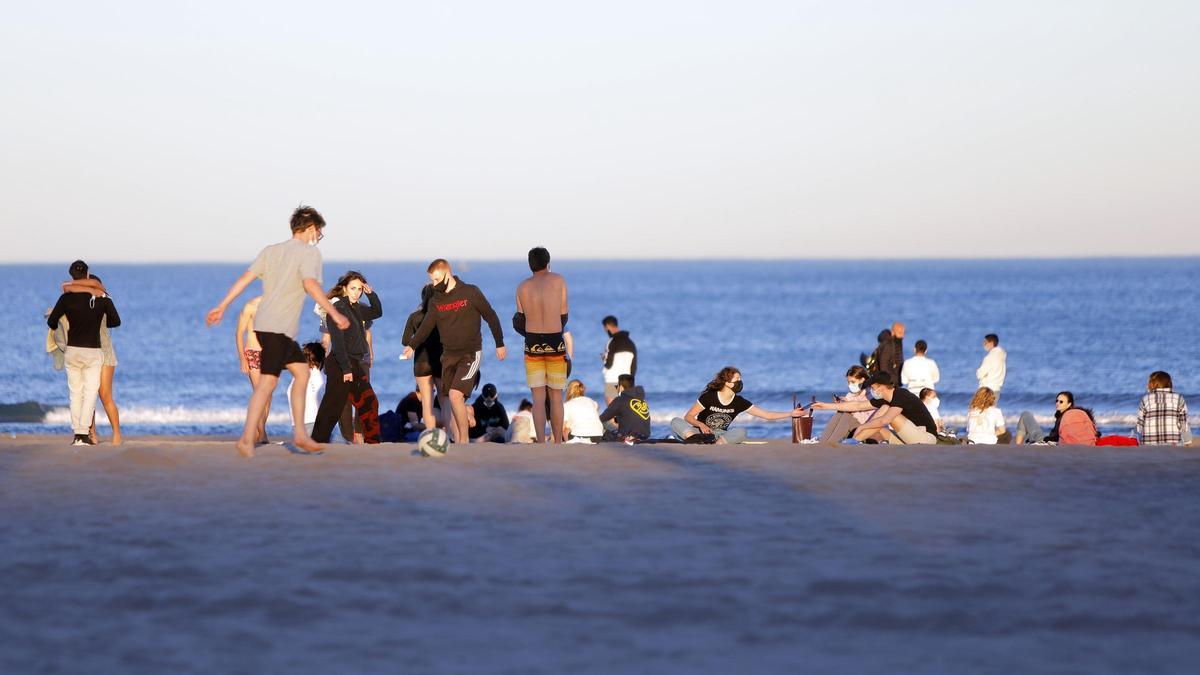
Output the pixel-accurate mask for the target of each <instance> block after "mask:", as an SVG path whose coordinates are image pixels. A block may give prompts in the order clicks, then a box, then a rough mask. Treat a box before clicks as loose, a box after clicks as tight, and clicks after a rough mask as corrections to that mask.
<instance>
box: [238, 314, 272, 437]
mask: <svg viewBox="0 0 1200 675" xmlns="http://www.w3.org/2000/svg"><path fill="white" fill-rule="evenodd" d="M260 302H262V296H261V295H258V296H255V297H253V298H250V299H249V300H247V301H246V304H245V305H244V306H243V307H242V313H241V314H239V315H238V323H237V332H236V333H235V334H234V337H233V339H234V343H235V344H237V353H238V360H239V361H241V364H242V374H243V375H245V376H246V377H248V378H249V379H250V391H251V392H253V391H254V388H255V387H257V386H258V379H259V376H260V375H261V374H262V371H261V370H259V365H260V363H261V362H262V345H260V344H259V343H258V336H257V335H255V334H254V315H255V314H257V313H258V303H260ZM270 414H271V401H270V399H268V400H267V409H266V410H264V411H263V416H262V419H261V420H259V422H258V440H256V441H255V444H256V445H266V444H267V443H270V442H271V441H270V439H268V438H267V417H268V416H270Z"/></svg>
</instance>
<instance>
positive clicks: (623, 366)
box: [601, 315, 637, 403]
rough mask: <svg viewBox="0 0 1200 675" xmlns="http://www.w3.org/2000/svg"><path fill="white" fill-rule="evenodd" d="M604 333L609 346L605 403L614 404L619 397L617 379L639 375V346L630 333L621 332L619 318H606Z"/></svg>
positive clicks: (605, 374)
mask: <svg viewBox="0 0 1200 675" xmlns="http://www.w3.org/2000/svg"><path fill="white" fill-rule="evenodd" d="M603 324H604V332H605V333H606V334H608V344H606V345H605V346H604V354H603V355H602V356H601V358H602V359H603V360H604V402H605V403H612V400H613V399H614V398H616V396H617V379H618V378H619V377H620V376H621V375H637V345H635V344H634V343H633V340H632V339H631V338H630V337H629V331H627V330H621V328H620V326H619V324H618V323H617V317H615V316H611V315H609V316H606V317H604V322H603Z"/></svg>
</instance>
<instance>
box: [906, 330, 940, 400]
mask: <svg viewBox="0 0 1200 675" xmlns="http://www.w3.org/2000/svg"><path fill="white" fill-rule="evenodd" d="M928 349H929V345H928V344H926V343H925V341H924V340H917V344H915V345H913V352H914V355H913V357H912V358H911V359H909V360H907V361H905V362H904V367H903V368H901V369H900V381H901V382H902V383H903V384H904V388H905V389H907V390H909V391H911V392H913V393H915V394H920V392H921V390H922V389H933V388H934V387H935V386H936V385H937V383H938V382H939V381H941V379H942V374H941V372H940V371H938V366H937V362H935V361H934V360H933V359H931V358H929V357H928V356H926V355H925V352H926V351H927V350H928Z"/></svg>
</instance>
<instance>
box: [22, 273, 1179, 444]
mask: <svg viewBox="0 0 1200 675" xmlns="http://www.w3.org/2000/svg"><path fill="white" fill-rule="evenodd" d="M69 262H70V261H64V262H63V263H62V264H57V265H2V266H0V286H2V287H3V288H6V289H8V290H7V292H8V294H9V299H10V301H11V302H10V311H9V313H8V316H9V320H8V321H6V322H4V324H3V325H2V326H0V433H3V434H8V435H11V436H17V435H21V434H58V433H62V434H69V433H70V430H69V423H70V415H69V411H68V408H67V403H68V400H67V386H66V377H65V375H64V373H62V372H60V371H55V370H54V369H53V367H52V360H51V358H50V356H49V355H48V354H46V352H45V348H44V346H45V339H46V331H47V326H46V323H45V320H44V318H43V317H44V315H45V313H46V312H47V310H48V309H49V308H50V307H51V306H53V305H54V302H55V300H56V299H57V297H58V295H59V284H60V283H61V282H62V281H63V280H65V279H66V278H67V276H68V275H67V265H68V264H69ZM454 262H455V268H456V272H457V273H458V275H459V277H460V278H461V280H462V281H465V282H468V283H472V284H476V285H478V286H479V287H480V288H481V289H482V290H483V292H484V293H485V294H486V296H487V297H488V298H489V299H490V301H491V303H492V305H493V306H494V307H495V309H496V312H497V314H498V315H499V317H500V321H501V324H502V325H503V327H504V334H505V340H506V343H507V344H508V346H509V349H510V351H509V354H508V358H507V359H506V360H505V361H503V362H501V361H499V360H498V359H497V358H496V355H495V353H494V351H493V349H492V346H493V345H492V339H491V336H490V334H489V333H488V332H487V329H486V327H485V329H484V360H483V366H482V381H483V382H492V383H494V384H495V385H496V386H497V388H498V389H499V392H500V398H501V401H502V402H503V403H504V405H505V406H506V408H507V409H508V410H509V412H510V414H511V413H512V412H515V411H516V409H517V407H518V404H519V403H520V401H521V399H523V398H528V397H529V391H528V389H527V388H526V387H525V377H524V369H523V366H522V357H521V353H520V347H521V340H520V337H519V336H518V335H517V334H516V333H515V331H514V330H513V329H512V325H511V323H512V322H511V317H512V315H513V312H514V311H515V306H514V292H515V288H516V286H517V284H518V283H519V282H520V281H521V279H523V278H525V277H526V276H528V268H527V266H526V265H525V263H524V262H523V261H512V262H494V261H493V262H471V261H454ZM425 264H426V263H424V262H361V263H360V262H354V261H326V263H325V267H324V277H325V281H326V283H327V284H331V283H332V282H333V281H334V280H335V279H336V278H337V277H338V276H339V275H340V274H342V273H344V272H345V271H347V270H350V269H354V270H358V271H360V272H362V273H363V274H364V275H365V276H366V278H367V280H368V281H369V283H370V284H371V285H372V286H373V287H374V288H375V290H376V291H377V292H378V294H379V297H380V299H381V301H382V303H383V307H384V315H383V317H382V318H381V319H379V320H378V321H377V322H375V325H374V327H373V331H372V333H373V340H374V344H375V365H374V367H373V369H372V375H371V376H372V383H373V385H374V388H375V390H376V393H377V394H378V398H379V401H380V405H381V409H390V408H394V407H395V406H396V404H397V402H398V401H399V400H400V398H401V397H403V396H404V395H405V394H406V393H407V392H409V391H411V390H412V389H413V377H412V364H411V362H409V361H401V360H400V359H399V355H400V353H401V351H402V346H401V344H400V338H401V333H402V330H403V327H404V323H405V319H406V318H407V317H408V315H409V313H410V312H412V311H413V310H414V309H416V306H417V304H418V301H419V292H420V289H421V286H422V285H423V284H424V283H425V280H426V279H425V272H424V269H425ZM243 269H244V265H238V264H111V265H108V264H93V267H92V271H93V272H94V273H95V274H96V275H98V276H100V277H101V278H103V279H104V282H105V284H106V285H107V287H108V289H109V292H110V294H111V295H112V297H113V300H114V302H115V304H116V306H117V309H118V311H119V312H120V314H121V318H122V325H121V326H120V327H119V328H116V329H114V330H113V331H112V333H113V341H114V344H115V347H116V351H117V356H118V359H119V362H120V365H119V366H118V367H117V370H116V377H115V383H114V392H115V397H116V401H117V404H118V406H119V408H120V416H121V424H122V431H123V433H124V434H126V435H127V436H128V435H143V434H145V435H178V436H191V435H205V436H212V435H217V436H230V437H233V436H235V435H236V434H238V433H239V432H240V429H241V426H242V423H243V421H244V418H245V406H246V401H247V398H248V396H249V393H250V387H249V384H248V382H247V380H246V378H245V376H244V375H242V374H241V372H240V370H239V367H238V356H237V351H236V348H235V343H234V331H235V327H236V323H237V314H238V311H239V309H240V308H241V305H242V303H243V302H244V301H245V300H248V299H249V298H251V297H253V296H254V295H256V294H257V293H258V292H260V289H259V284H258V283H257V282H256V283H255V284H254V285H252V286H251V288H250V289H249V290H247V292H246V293H245V294H244V295H243V296H242V297H241V298H239V300H238V301H236V302H235V303H234V305H233V306H232V307H231V308H230V309H229V311H228V312H227V313H226V316H225V320H224V321H223V323H222V324H220V325H219V326H216V327H214V328H208V327H206V326H205V324H204V316H205V313H206V312H207V311H208V309H210V308H211V307H213V306H214V305H216V304H217V302H218V301H219V300H220V299H221V298H222V296H223V295H224V294H225V292H226V290H227V289H228V287H229V285H230V284H231V283H232V282H233V281H234V279H235V278H236V277H237V276H238V274H240V273H241V272H242V270H243ZM552 269H554V271H556V272H559V273H561V274H563V275H565V276H566V278H567V280H568V283H569V285H570V310H571V311H570V322H569V325H568V328H569V330H570V331H571V333H572V335H573V336H574V339H575V360H574V364H573V372H572V377H575V378H578V379H580V380H581V381H582V382H583V383H584V384H585V385H586V387H587V388H588V391H589V395H591V396H593V397H594V398H596V399H597V400H598V401H600V402H601V403H603V400H602V391H603V380H602V376H601V354H602V352H603V350H604V346H605V341H606V335H605V333H604V331H603V329H602V327H601V320H602V319H603V317H605V316H606V315H609V314H612V315H616V316H617V317H619V319H620V323H621V327H622V328H623V329H626V330H628V331H629V332H630V335H631V337H632V338H633V340H634V341H635V342H636V344H637V347H638V364H639V365H638V373H637V378H638V383H639V384H641V385H642V386H644V387H645V389H646V394H647V399H648V402H649V404H650V408H651V414H652V421H653V424H654V432H655V434H656V435H660V436H665V435H667V433H668V424H669V422H670V420H671V418H672V417H675V416H679V415H682V414H683V413H684V411H686V410H687V408H688V407H689V406H690V405H691V404H692V403H693V402H694V401H695V400H696V397H697V395H698V394H699V393H700V392H701V391H702V390H703V388H704V385H705V384H706V383H707V382H708V381H709V380H710V379H711V378H712V376H713V375H714V374H715V373H716V372H717V371H718V370H719V369H721V368H722V367H724V366H729V365H731V366H735V367H737V368H739V369H740V370H741V372H742V375H743V379H744V381H745V389H744V391H743V396H745V397H746V398H747V399H749V400H750V401H751V402H753V403H754V404H756V405H758V406H759V407H761V408H765V409H768V410H787V409H789V408H790V407H791V406H792V404H793V401H800V402H801V403H807V402H808V401H810V400H811V398H812V397H817V398H819V399H822V400H829V399H830V398H831V397H832V395H834V394H843V393H845V391H846V387H845V378H844V375H845V371H846V369H847V368H849V367H850V366H852V365H855V364H857V363H858V362H859V357H860V354H862V353H870V352H871V351H872V349H873V348H874V347H875V344H876V336H877V334H878V333H879V331H880V330H882V329H883V328H887V327H889V326H890V325H891V324H892V323H893V322H895V321H900V322H903V323H904V324H905V325H906V327H907V333H906V337H905V350H906V355H911V353H912V346H913V344H914V343H915V342H916V341H917V340H925V341H926V342H927V343H928V344H929V356H930V357H931V358H933V359H934V360H935V361H936V362H937V363H938V366H939V368H940V370H941V374H942V379H941V382H940V383H939V385H938V387H937V388H938V391H939V397H940V399H941V402H942V403H941V410H942V414H943V416H944V417H945V418H946V419H947V422H948V423H949V424H951V425H952V426H953V425H957V426H959V427H960V428H961V426H962V425H963V422H964V420H965V413H966V409H967V404H968V401H969V400H970V398H971V396H972V394H973V393H974V391H975V389H976V386H977V383H976V380H975V369H976V368H977V367H978V366H979V363H980V361H981V360H982V358H983V356H984V351H983V348H982V340H983V336H984V335H986V334H988V333H995V334H997V335H999V336H1000V343H1001V346H1003V347H1004V348H1005V349H1006V350H1007V352H1008V377H1007V380H1006V382H1005V386H1004V389H1003V392H1002V396H1001V400H1000V407H1001V409H1002V410H1003V412H1004V414H1005V416H1006V418H1007V419H1008V420H1009V421H1010V422H1015V420H1016V418H1017V416H1018V415H1019V414H1020V413H1021V412H1022V411H1025V410H1028V411H1030V412H1032V413H1034V414H1035V416H1037V417H1038V418H1039V419H1040V420H1041V421H1042V422H1043V423H1044V424H1047V425H1049V424H1050V423H1052V420H1053V417H1052V415H1053V410H1054V405H1053V400H1054V397H1055V395H1056V393H1057V392H1059V391H1061V390H1069V391H1071V392H1073V393H1074V394H1075V399H1076V402H1077V404H1079V405H1081V406H1084V407H1087V408H1091V409H1092V410H1093V411H1094V413H1095V416H1096V419H1097V421H1098V423H1099V425H1100V427H1101V430H1102V431H1104V432H1106V433H1117V434H1130V433H1132V428H1133V425H1134V422H1135V419H1136V414H1137V408H1138V401H1139V399H1140V397H1141V395H1142V394H1143V393H1145V389H1146V380H1147V377H1148V375H1149V374H1150V373H1151V372H1152V371H1155V370H1165V371H1167V372H1169V373H1170V374H1171V376H1172V377H1173V378H1174V383H1175V389H1176V390H1177V391H1179V392H1181V393H1183V394H1184V395H1185V397H1190V395H1191V394H1192V393H1194V392H1197V391H1200V341H1198V340H1197V339H1196V336H1195V335H1194V333H1195V332H1196V329H1197V317H1200V300H1198V296H1197V292H1196V289H1197V288H1198V287H1200V258H1156V259H1123V258H1116V259H1070V260H988V261H978V260H971V261H962V260H934V261H911V260H905V261H856V260H840V261H811V260H791V261H749V260H711V261H709V260H706V261H615V260H614V261H572V260H565V261H561V262H559V261H556V262H554V263H553V264H552ZM310 309H311V304H310V305H309V307H307V308H306V309H305V312H304V315H303V320H302V324H301V332H300V335H299V340H300V341H301V342H304V341H309V340H316V339H318V338H319V333H318V319H317V317H316V315H315V314H314V313H312V312H311V311H309V310H310ZM283 380H284V382H288V381H289V378H288V377H287V376H285V377H284V378H283ZM286 408H287V404H286V398H285V395H284V390H283V387H281V388H280V389H279V390H278V391H277V392H276V396H275V399H274V401H273V404H272V414H271V417H270V424H269V428H268V431H269V433H271V434H274V435H277V436H281V437H282V436H284V435H286V433H287V432H288V431H289V430H290V420H289V419H288V414H287V410H286ZM1197 409H1198V408H1197V407H1196V406H1195V405H1194V407H1193V409H1192V410H1193V411H1195V410H1197ZM827 415H828V413H818V419H817V423H816V427H817V430H818V431H819V430H820V428H821V426H822V425H823V424H824V422H825V420H826V419H827ZM1192 420H1193V422H1192V424H1193V426H1196V425H1197V416H1196V415H1195V414H1193V415H1192ZM97 422H98V425H100V426H101V427H103V426H104V425H106V424H107V421H106V419H105V415H104V413H103V411H102V409H99V406H98V413H97ZM735 424H738V425H744V426H745V427H746V429H747V430H748V432H749V434H750V436H751V437H754V438H785V437H788V436H790V433H791V428H790V425H789V424H788V423H787V422H786V421H784V422H762V421H760V420H756V419H754V418H748V417H746V416H745V415H743V416H742V417H741V418H739V419H738V420H737V421H736V422H735ZM106 432H107V430H106V429H103V428H101V429H100V433H101V434H104V433H106Z"/></svg>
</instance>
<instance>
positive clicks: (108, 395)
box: [60, 274, 121, 445]
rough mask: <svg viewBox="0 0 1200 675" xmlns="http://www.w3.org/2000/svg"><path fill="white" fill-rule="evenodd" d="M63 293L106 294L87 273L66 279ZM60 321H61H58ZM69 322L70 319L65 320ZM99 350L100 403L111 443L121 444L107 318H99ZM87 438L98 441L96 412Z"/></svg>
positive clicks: (113, 355)
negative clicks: (75, 279) (110, 431)
mask: <svg viewBox="0 0 1200 675" xmlns="http://www.w3.org/2000/svg"><path fill="white" fill-rule="evenodd" d="M62 290H63V293H90V294H91V295H93V296H95V297H102V296H107V295H108V289H107V288H105V286H104V282H102V281H101V280H100V277H98V276H96V275H95V274H89V275H88V278H87V279H80V280H79V281H68V282H65V283H63V285H62ZM60 323H62V322H61V321H60ZM66 323H67V324H70V320H69V319H68V320H67V321H66ZM100 351H101V352H103V353H104V361H103V365H101V366H100V404H101V405H102V406H104V414H105V415H107V416H108V423H109V426H111V427H112V444H113V445H120V444H121V411H120V410H118V409H117V401H116V399H115V398H114V397H113V378H114V377H115V376H116V372H117V352H116V349H115V348H114V347H113V342H112V335H111V334H110V333H109V332H108V318H107V317H103V318H101V319H100ZM88 438H90V439H91V440H92V443H96V442H97V441H98V437H97V436H96V413H94V412H93V413H92V424H91V426H90V427H89V428H88Z"/></svg>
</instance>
